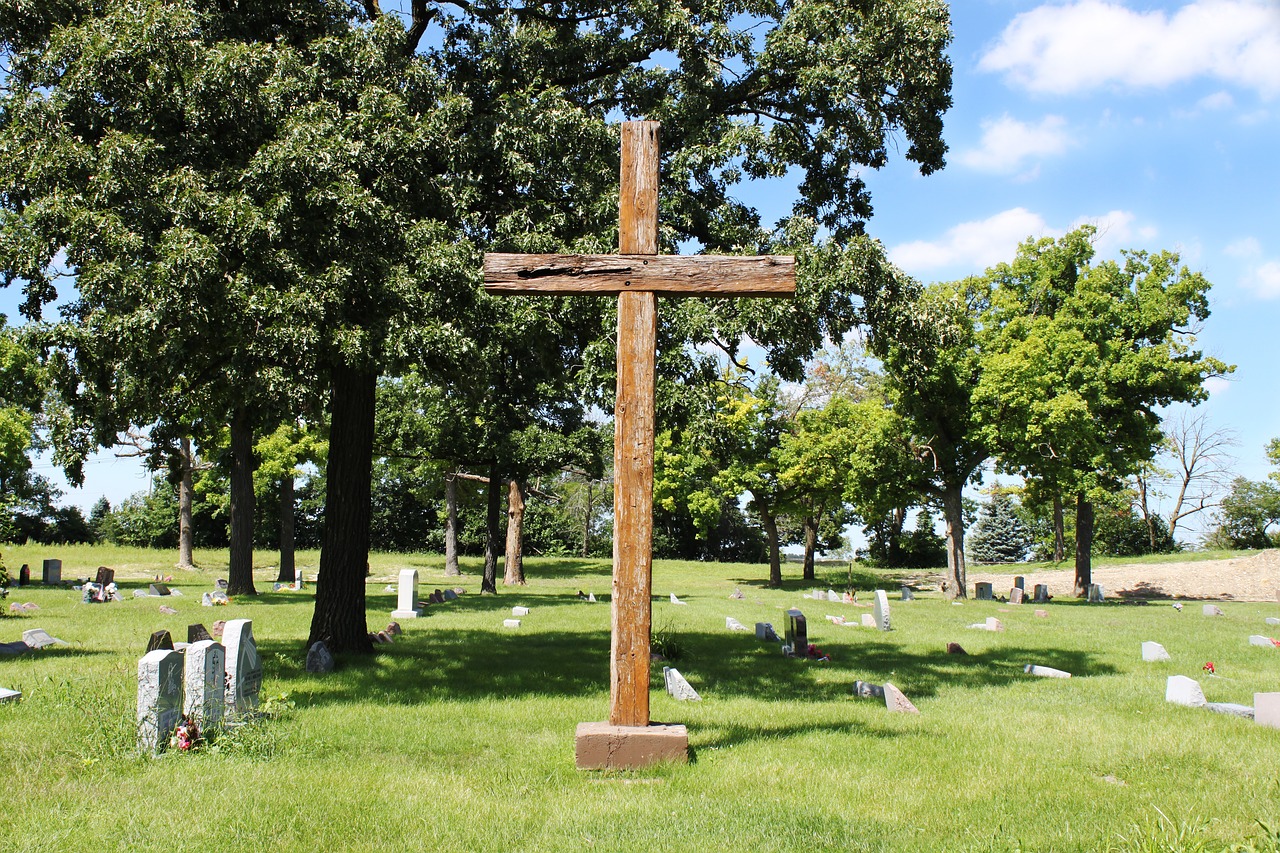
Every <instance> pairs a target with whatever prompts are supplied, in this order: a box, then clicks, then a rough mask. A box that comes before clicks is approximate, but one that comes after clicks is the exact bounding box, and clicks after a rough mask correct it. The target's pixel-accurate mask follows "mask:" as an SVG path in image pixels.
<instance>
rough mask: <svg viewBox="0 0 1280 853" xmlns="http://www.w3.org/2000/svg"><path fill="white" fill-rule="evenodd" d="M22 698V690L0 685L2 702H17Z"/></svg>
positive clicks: (0, 700)
mask: <svg viewBox="0 0 1280 853" xmlns="http://www.w3.org/2000/svg"><path fill="white" fill-rule="evenodd" d="M21 698H22V691H21V690H10V689H9V688H8V687H0V702H16V701H18V700H19V699H21Z"/></svg>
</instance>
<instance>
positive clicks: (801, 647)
mask: <svg viewBox="0 0 1280 853" xmlns="http://www.w3.org/2000/svg"><path fill="white" fill-rule="evenodd" d="M783 642H784V643H785V644H786V646H787V648H788V649H789V650H790V652H791V654H793V655H796V656H797V657H804V656H805V655H806V654H808V652H809V626H808V623H806V622H805V619H804V614H803V613H801V612H800V611H799V610H796V609H795V608H792V609H790V610H788V611H787V629H786V631H784V632H783Z"/></svg>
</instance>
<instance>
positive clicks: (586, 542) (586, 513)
mask: <svg viewBox="0 0 1280 853" xmlns="http://www.w3.org/2000/svg"><path fill="white" fill-rule="evenodd" d="M582 556H583V557H589V556H591V480H590V479H588V480H587V507H586V509H585V510H583V513H582Z"/></svg>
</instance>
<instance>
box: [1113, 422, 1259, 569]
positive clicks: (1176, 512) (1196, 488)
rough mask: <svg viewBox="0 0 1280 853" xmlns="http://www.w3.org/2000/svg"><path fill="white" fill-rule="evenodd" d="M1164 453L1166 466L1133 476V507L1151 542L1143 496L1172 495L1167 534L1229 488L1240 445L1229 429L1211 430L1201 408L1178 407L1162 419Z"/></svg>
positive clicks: (1216, 502)
mask: <svg viewBox="0 0 1280 853" xmlns="http://www.w3.org/2000/svg"><path fill="white" fill-rule="evenodd" d="M1164 433H1165V457H1166V458H1167V460H1168V463H1169V469H1168V470H1163V469H1160V468H1155V467H1154V466H1153V467H1151V468H1150V469H1148V470H1147V471H1144V472H1140V473H1139V474H1138V475H1137V477H1136V481H1137V482H1136V489H1137V492H1138V499H1139V507H1138V508H1139V511H1140V512H1142V515H1143V518H1144V520H1146V522H1147V529H1148V531H1149V532H1150V534H1151V535H1152V539H1153V542H1152V544H1153V547H1154V526H1153V518H1152V514H1151V512H1150V511H1149V509H1148V497H1168V498H1171V499H1172V500H1173V508H1172V509H1170V510H1169V519H1168V521H1169V536H1170V537H1172V536H1173V535H1174V533H1176V532H1177V529H1178V524H1179V522H1181V521H1182V520H1183V519H1185V518H1188V517H1190V516H1193V515H1196V514H1197V513H1201V512H1204V511H1206V510H1211V509H1214V508H1215V507H1217V506H1218V505H1219V504H1221V503H1222V495H1224V494H1225V493H1226V492H1227V491H1229V490H1230V487H1231V476H1232V467H1233V465H1234V463H1235V456H1234V454H1232V453H1231V450H1230V449H1231V448H1233V447H1236V446H1238V445H1239V444H1240V442H1239V440H1238V439H1237V438H1236V433H1235V431H1234V430H1232V429H1230V428H1227V427H1222V428H1219V429H1214V428H1213V426H1212V424H1210V423H1209V417H1208V415H1207V414H1206V413H1205V412H1191V411H1183V412H1182V413H1180V414H1179V415H1178V416H1177V417H1175V418H1172V419H1170V420H1169V421H1167V422H1166V424H1165V429H1164Z"/></svg>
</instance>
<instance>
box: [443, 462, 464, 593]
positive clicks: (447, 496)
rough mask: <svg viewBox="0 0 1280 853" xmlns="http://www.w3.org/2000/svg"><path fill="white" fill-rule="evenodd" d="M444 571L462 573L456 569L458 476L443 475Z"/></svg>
mask: <svg viewBox="0 0 1280 853" xmlns="http://www.w3.org/2000/svg"><path fill="white" fill-rule="evenodd" d="M444 506H445V516H444V573H445V576H446V577H451V578H452V577H457V576H458V575H460V574H462V572H461V571H460V570H459V569H458V478H457V477H455V476H453V474H446V475H445V477H444Z"/></svg>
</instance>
